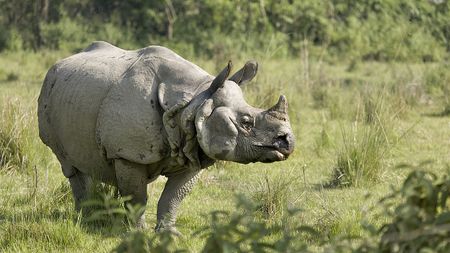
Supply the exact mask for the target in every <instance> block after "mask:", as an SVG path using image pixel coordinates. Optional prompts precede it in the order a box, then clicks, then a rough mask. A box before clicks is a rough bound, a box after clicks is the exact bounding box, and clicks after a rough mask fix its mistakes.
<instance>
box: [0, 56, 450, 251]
mask: <svg viewBox="0 0 450 253" xmlns="http://www.w3.org/2000/svg"><path fill="white" fill-rule="evenodd" d="M67 55H69V54H68V53H63V52H45V51H43V52H40V53H31V52H20V53H2V54H0V155H1V156H0V158H1V159H0V252H62V251H64V252H109V251H111V250H112V249H114V248H115V247H117V245H118V244H119V242H120V241H121V240H122V238H123V236H125V235H126V234H127V232H128V231H129V228H128V227H127V226H112V225H108V224H101V223H98V222H94V223H92V222H88V221H86V220H85V219H84V218H82V217H80V216H79V215H78V214H77V213H76V212H74V210H73V209H74V205H73V201H72V196H71V191H70V187H69V185H68V181H67V180H66V179H65V178H64V176H63V174H62V173H61V170H60V167H59V164H58V162H57V160H56V158H55V157H54V156H53V154H52V153H51V152H50V150H49V149H48V148H47V147H46V146H45V145H44V144H43V143H41V141H40V139H39V137H38V130H37V115H36V106H37V97H38V94H39V90H40V87H41V85H42V80H43V78H44V75H45V73H46V71H47V69H48V68H49V67H50V66H51V65H52V64H54V62H55V61H56V60H58V59H61V58H63V57H65V56H67ZM190 60H191V61H193V62H194V63H196V64H197V65H199V66H201V67H202V68H204V69H206V70H207V71H209V72H210V73H216V71H217V70H218V69H220V68H222V67H223V66H224V65H225V63H226V61H225V60H218V59H209V60H205V59H190ZM256 60H258V62H259V64H260V66H261V67H260V69H259V74H258V76H257V78H256V81H253V82H252V83H250V84H248V85H247V86H246V87H245V88H244V93H245V95H246V99H247V100H248V102H249V103H250V104H251V105H254V106H258V107H263V108H268V107H269V106H270V105H272V104H274V103H275V102H276V99H277V98H278V96H279V95H280V94H285V95H286V96H287V98H288V101H289V115H290V118H291V124H292V127H293V129H294V132H295V134H296V141H297V146H296V150H295V152H294V154H293V155H292V156H291V157H290V158H289V159H288V160H287V161H284V162H280V163H273V164H260V163H258V164H249V165H240V164H235V163H229V162H219V163H217V164H216V165H214V166H213V167H211V168H209V169H207V170H204V171H203V173H202V175H201V180H200V182H199V183H198V185H197V186H196V187H195V189H194V191H193V192H192V194H190V195H189V196H188V197H187V199H186V200H185V201H184V202H183V205H182V207H181V212H180V214H179V219H178V221H177V226H178V228H179V230H180V231H181V232H182V233H183V234H184V236H183V237H180V238H178V239H176V244H178V245H180V246H181V247H183V248H187V249H188V250H189V251H192V252H198V251H200V250H201V249H202V247H203V245H204V243H205V240H204V238H201V237H198V236H192V233H193V232H194V231H197V230H199V229H200V228H201V227H204V226H208V224H209V222H210V220H209V213H210V212H211V211H214V210H225V211H234V210H235V200H236V197H235V196H236V195H237V194H243V195H244V196H247V197H248V198H250V199H252V200H254V201H255V202H256V203H257V204H258V207H259V209H258V210H257V211H256V212H255V213H256V215H255V219H256V220H260V221H264V222H267V223H269V224H278V223H280V222H281V221H282V219H283V214H285V213H287V210H288V208H300V209H301V210H302V211H301V212H299V213H297V214H296V215H294V216H292V217H291V220H290V222H291V223H295V224H303V225H308V226H311V227H313V228H315V229H316V230H317V231H318V235H316V236H301V235H300V234H299V235H298V240H300V241H304V242H305V243H306V244H307V245H309V246H310V249H311V250H312V251H317V252H323V250H324V248H325V247H326V246H324V245H323V244H322V243H321V242H320V241H322V240H323V239H327V240H331V241H332V240H339V239H340V238H343V237H345V236H361V235H364V234H365V233H366V232H365V230H364V229H363V228H362V227H361V222H362V221H363V220H367V221H369V222H370V223H372V224H374V225H380V224H382V223H384V222H386V221H387V218H386V217H384V216H379V215H377V212H376V211H373V210H372V209H373V208H374V207H376V206H377V205H378V200H379V199H380V198H382V197H383V196H385V195H386V194H388V193H389V192H390V186H394V187H396V186H398V185H400V184H401V182H402V181H403V180H404V178H405V175H406V174H407V173H408V172H409V169H398V168H396V166H397V165H399V164H404V163H407V164H412V165H417V164H420V163H421V162H423V161H427V160H431V161H433V162H432V163H431V164H429V165H427V166H425V169H427V170H430V171H433V172H434V173H436V174H438V175H441V174H443V173H444V172H445V170H444V168H445V166H446V164H450V155H449V154H450V118H449V114H450V85H449V82H450V72H449V70H448V69H449V68H448V67H449V66H448V65H445V64H444V63H429V64H408V63H376V62H339V63H330V62H323V61H320V60H312V59H307V58H298V59H289V60H287V59H284V60H280V59H271V58H264V59H256ZM244 61H245V59H242V60H235V61H234V66H240V65H241V64H242V63H243V62H244ZM236 68H237V67H236ZM164 182H165V179H164V178H160V179H158V180H157V181H156V182H154V183H153V184H150V185H149V187H148V194H149V204H148V207H147V209H146V214H147V223H148V225H149V227H150V228H152V227H153V226H154V224H155V219H156V203H157V200H158V197H159V195H160V193H161V191H162V187H163V185H164ZM146 233H148V234H152V233H153V230H152V229H148V230H147V231H146ZM274 236H276V235H274Z"/></svg>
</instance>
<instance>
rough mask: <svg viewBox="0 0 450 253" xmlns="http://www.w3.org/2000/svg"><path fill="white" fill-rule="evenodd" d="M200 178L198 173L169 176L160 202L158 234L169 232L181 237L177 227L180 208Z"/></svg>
mask: <svg viewBox="0 0 450 253" xmlns="http://www.w3.org/2000/svg"><path fill="white" fill-rule="evenodd" d="M198 177H199V172H198V171H186V172H184V173H181V174H177V175H173V176H169V178H168V180H167V183H166V185H165V187H164V190H163V192H162V194H161V197H160V199H159V201H158V211H157V225H156V228H155V230H156V232H161V231H169V232H172V233H174V234H175V235H181V233H180V232H178V230H177V229H176V227H175V221H176V218H177V212H178V208H179V206H180V204H181V201H182V200H183V199H184V197H186V195H187V194H189V192H191V190H192V188H193V187H194V185H195V183H196V182H197V179H198Z"/></svg>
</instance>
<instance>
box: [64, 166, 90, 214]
mask: <svg viewBox="0 0 450 253" xmlns="http://www.w3.org/2000/svg"><path fill="white" fill-rule="evenodd" d="M69 182H70V187H71V188H72V193H73V198H74V200H75V210H76V211H80V210H81V203H82V202H83V201H84V200H86V199H87V198H88V197H89V193H90V192H91V190H92V178H91V177H90V176H89V175H87V174H85V173H83V172H81V171H79V170H76V171H75V173H74V174H73V175H72V176H70V177H69Z"/></svg>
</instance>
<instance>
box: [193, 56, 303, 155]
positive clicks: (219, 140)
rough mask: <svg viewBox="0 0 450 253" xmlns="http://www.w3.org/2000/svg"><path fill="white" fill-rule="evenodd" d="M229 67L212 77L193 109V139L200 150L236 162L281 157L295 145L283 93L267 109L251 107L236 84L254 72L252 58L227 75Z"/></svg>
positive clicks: (255, 69)
mask: <svg viewBox="0 0 450 253" xmlns="http://www.w3.org/2000/svg"><path fill="white" fill-rule="evenodd" d="M230 71H231V62H230V63H229V64H228V66H227V67H225V69H224V70H222V72H221V73H220V74H219V75H218V76H217V77H216V78H215V79H214V80H213V81H212V83H211V85H210V87H209V88H208V89H207V90H206V92H205V93H206V94H207V95H206V99H205V100H204V102H203V104H202V105H201V106H200V108H199V110H198V111H197V113H196V116H195V127H196V132H197V140H198V142H199V144H200V147H201V148H202V150H203V152H204V153H205V154H206V155H207V156H209V157H210V158H212V159H217V160H227V161H234V162H239V163H250V162H275V161H282V160H285V159H286V158H287V157H288V156H289V155H290V154H291V153H292V152H293V151H294V146H295V138H294V135H293V133H292V129H291V126H290V123H289V116H288V114H287V108H288V103H287V100H286V97H285V96H283V95H282V96H280V98H279V100H278V103H277V104H276V105H274V106H273V107H272V108H270V109H268V110H264V109H260V108H255V107H252V106H250V105H249V104H247V102H246V101H245V99H244V96H243V93H242V90H241V87H240V85H243V84H245V83H246V82H248V81H250V80H251V79H253V77H254V76H255V75H256V72H257V64H256V62H247V64H246V65H245V66H244V67H243V68H242V69H241V70H239V71H238V72H236V74H234V75H233V76H232V77H231V78H228V76H229V74H230Z"/></svg>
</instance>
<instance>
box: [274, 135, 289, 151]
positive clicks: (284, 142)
mask: <svg viewBox="0 0 450 253" xmlns="http://www.w3.org/2000/svg"><path fill="white" fill-rule="evenodd" d="M274 145H275V147H277V148H280V149H281V148H282V149H288V148H289V140H288V134H281V135H279V136H278V137H276V138H275V141H274Z"/></svg>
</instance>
